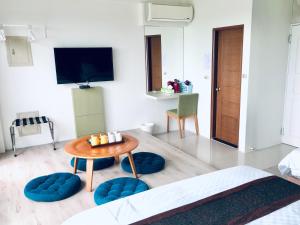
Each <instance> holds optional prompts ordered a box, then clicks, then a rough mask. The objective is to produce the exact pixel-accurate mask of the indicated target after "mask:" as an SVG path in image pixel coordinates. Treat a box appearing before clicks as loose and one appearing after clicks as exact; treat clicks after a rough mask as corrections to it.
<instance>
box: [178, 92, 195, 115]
mask: <svg viewBox="0 0 300 225" xmlns="http://www.w3.org/2000/svg"><path fill="white" fill-rule="evenodd" d="M198 98H199V94H197V93H196V94H184V95H179V100H178V116H184V117H186V116H192V115H195V114H197V109H198Z"/></svg>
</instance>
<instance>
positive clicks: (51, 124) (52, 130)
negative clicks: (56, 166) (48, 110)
mask: <svg viewBox="0 0 300 225" xmlns="http://www.w3.org/2000/svg"><path fill="white" fill-rule="evenodd" d="M48 124H49V129H50V134H51V138H52V145H53V150H56V147H55V141H54V125H53V122H52V121H48Z"/></svg>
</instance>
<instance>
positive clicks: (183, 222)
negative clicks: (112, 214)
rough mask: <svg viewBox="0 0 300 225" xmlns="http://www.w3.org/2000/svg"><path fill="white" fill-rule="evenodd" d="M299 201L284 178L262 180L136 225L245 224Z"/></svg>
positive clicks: (299, 188) (298, 188)
mask: <svg viewBox="0 0 300 225" xmlns="http://www.w3.org/2000/svg"><path fill="white" fill-rule="evenodd" d="M297 200H300V186H298V185H296V184H293V183H291V182H288V181H286V180H284V179H282V178H279V177H276V176H271V177H265V178H261V179H258V180H255V181H252V182H249V183H246V184H243V185H241V186H238V187H235V188H233V189H230V190H227V191H224V192H221V193H219V194H216V195H213V196H210V197H208V198H205V199H201V200H199V201H197V202H194V203H191V204H188V205H184V206H181V207H179V208H176V209H172V210H170V211H167V212H163V213H161V214H158V215H155V216H152V217H149V218H147V219H144V220H141V221H138V222H136V223H133V225H142V224H152V225H202V224H203V225H221V224H230V225H236V224H245V223H249V222H251V221H253V220H255V219H258V218H260V217H263V216H265V215H267V214H269V213H271V212H274V211H276V210H277V209H280V208H282V207H285V206H287V205H289V204H291V203H293V202H296V201H297Z"/></svg>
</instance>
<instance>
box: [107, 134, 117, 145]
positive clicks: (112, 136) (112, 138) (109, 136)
mask: <svg viewBox="0 0 300 225" xmlns="http://www.w3.org/2000/svg"><path fill="white" fill-rule="evenodd" d="M107 135H108V142H109V143H114V142H116V137H115V135H114V133H112V132H108V133H107Z"/></svg>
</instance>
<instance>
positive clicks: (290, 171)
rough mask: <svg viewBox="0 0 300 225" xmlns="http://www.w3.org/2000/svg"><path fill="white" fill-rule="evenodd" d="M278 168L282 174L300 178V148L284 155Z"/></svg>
mask: <svg viewBox="0 0 300 225" xmlns="http://www.w3.org/2000/svg"><path fill="white" fill-rule="evenodd" d="M278 169H279V171H280V173H281V174H282V175H286V176H293V177H297V178H300V148H297V149H295V150H294V151H292V152H291V153H290V154H288V155H287V156H286V157H284V159H283V160H281V162H280V163H279V165H278Z"/></svg>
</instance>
